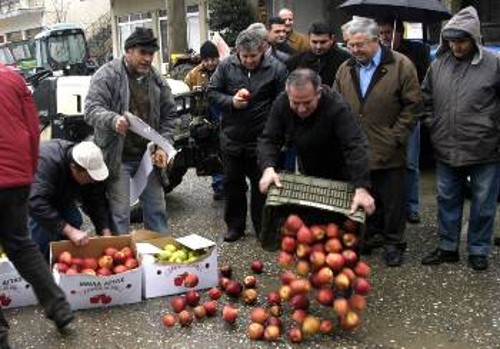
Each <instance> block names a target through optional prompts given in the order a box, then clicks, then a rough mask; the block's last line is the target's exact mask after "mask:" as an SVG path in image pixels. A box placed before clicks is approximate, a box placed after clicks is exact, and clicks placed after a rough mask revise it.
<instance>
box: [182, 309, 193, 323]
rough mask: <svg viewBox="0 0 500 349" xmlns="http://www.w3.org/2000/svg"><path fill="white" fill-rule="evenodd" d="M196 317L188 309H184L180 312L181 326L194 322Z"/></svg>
mask: <svg viewBox="0 0 500 349" xmlns="http://www.w3.org/2000/svg"><path fill="white" fill-rule="evenodd" d="M193 320H194V317H193V314H191V312H189V311H188V310H182V311H181V312H180V313H179V324H180V325H181V326H189V325H191V324H192V323H193Z"/></svg>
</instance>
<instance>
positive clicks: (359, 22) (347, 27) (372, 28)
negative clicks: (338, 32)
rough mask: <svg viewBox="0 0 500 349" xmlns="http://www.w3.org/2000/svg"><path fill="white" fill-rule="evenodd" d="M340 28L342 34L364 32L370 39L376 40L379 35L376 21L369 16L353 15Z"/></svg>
mask: <svg viewBox="0 0 500 349" xmlns="http://www.w3.org/2000/svg"><path fill="white" fill-rule="evenodd" d="M341 29H342V33H343V34H347V35H349V36H351V35H355V34H365V35H366V36H367V37H368V38H370V39H372V40H378V38H379V35H380V29H379V25H378V23H377V22H376V21H375V20H373V19H371V18H365V17H355V18H353V19H352V20H351V21H349V22H347V23H346V24H344V25H343V26H342V27H341Z"/></svg>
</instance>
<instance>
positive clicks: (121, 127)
mask: <svg viewBox="0 0 500 349" xmlns="http://www.w3.org/2000/svg"><path fill="white" fill-rule="evenodd" d="M128 127H129V124H128V120H127V118H126V117H125V116H119V117H118V119H117V120H116V124H115V131H116V132H117V133H119V134H121V135H122V136H125V134H126V133H127V131H128Z"/></svg>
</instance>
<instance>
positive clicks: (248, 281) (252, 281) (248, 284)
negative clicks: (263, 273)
mask: <svg viewBox="0 0 500 349" xmlns="http://www.w3.org/2000/svg"><path fill="white" fill-rule="evenodd" d="M243 285H244V286H245V288H255V286H257V278H256V277H255V276H253V275H248V276H245V278H244V279H243Z"/></svg>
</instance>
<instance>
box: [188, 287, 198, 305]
mask: <svg viewBox="0 0 500 349" xmlns="http://www.w3.org/2000/svg"><path fill="white" fill-rule="evenodd" d="M186 303H187V304H188V305H189V306H191V307H196V306H197V305H198V304H199V303H200V294H199V293H198V292H196V291H194V290H189V291H187V292H186Z"/></svg>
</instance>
